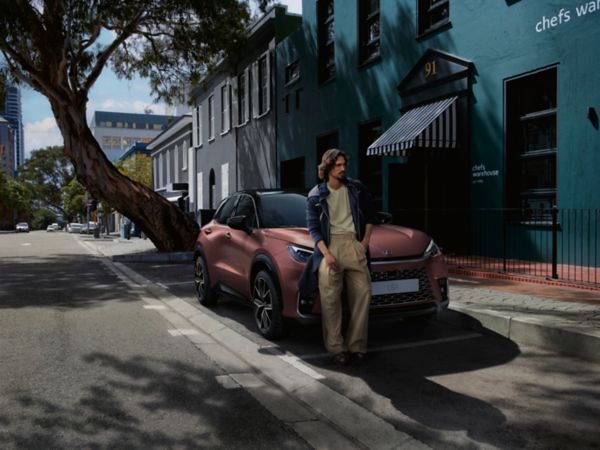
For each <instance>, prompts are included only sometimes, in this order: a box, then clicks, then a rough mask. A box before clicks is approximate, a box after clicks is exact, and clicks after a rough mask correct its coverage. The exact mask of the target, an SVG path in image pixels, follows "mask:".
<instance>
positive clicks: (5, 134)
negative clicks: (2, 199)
mask: <svg viewBox="0 0 600 450" xmlns="http://www.w3.org/2000/svg"><path fill="white" fill-rule="evenodd" d="M13 149H14V139H13V132H12V130H11V128H10V123H9V122H8V120H6V119H5V118H4V117H2V116H0V172H4V178H5V179H9V178H13V176H14V172H15V163H14V151H13Z"/></svg>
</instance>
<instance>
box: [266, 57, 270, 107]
mask: <svg viewBox="0 0 600 450" xmlns="http://www.w3.org/2000/svg"><path fill="white" fill-rule="evenodd" d="M265 57H266V58H267V64H266V66H267V85H266V86H265V89H266V90H267V102H266V103H267V104H266V105H265V113H267V112H269V111H270V110H271V54H270V52H267V54H266V55H265Z"/></svg>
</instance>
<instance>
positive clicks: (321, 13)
mask: <svg viewBox="0 0 600 450" xmlns="http://www.w3.org/2000/svg"><path fill="white" fill-rule="evenodd" d="M317 21H318V24H317V27H318V28H317V32H318V40H319V81H320V82H321V83H326V82H327V81H329V80H331V79H333V78H334V77H335V23H334V17H333V0H319V1H318V3H317Z"/></svg>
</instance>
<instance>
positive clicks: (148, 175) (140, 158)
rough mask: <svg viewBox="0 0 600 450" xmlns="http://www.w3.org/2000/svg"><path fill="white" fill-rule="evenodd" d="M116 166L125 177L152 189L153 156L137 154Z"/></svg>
mask: <svg viewBox="0 0 600 450" xmlns="http://www.w3.org/2000/svg"><path fill="white" fill-rule="evenodd" d="M115 165H116V166H117V169H119V172H121V173H122V174H123V175H125V176H127V177H129V178H131V179H132V180H133V181H137V182H138V183H142V184H143V185H144V186H148V187H149V188H152V157H151V156H149V155H142V154H136V155H133V156H131V157H129V158H127V159H126V160H124V161H118V162H117V163H116V164H115Z"/></svg>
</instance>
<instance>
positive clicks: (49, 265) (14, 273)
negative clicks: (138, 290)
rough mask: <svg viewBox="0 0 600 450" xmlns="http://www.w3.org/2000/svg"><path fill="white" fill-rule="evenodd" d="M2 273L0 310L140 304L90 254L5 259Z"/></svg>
mask: <svg viewBox="0 0 600 450" xmlns="http://www.w3.org/2000/svg"><path fill="white" fill-rule="evenodd" d="M0 273H2V287H3V289H2V290H0V309H2V308H11V309H14V308H26V307H30V306H37V307H48V308H64V309H72V308H92V307H97V306H101V304H102V303H103V302H105V301H108V300H112V301H114V300H115V299H117V297H118V299H119V301H122V302H128V301H137V298H136V297H134V296H132V295H130V294H128V292H127V291H128V287H127V285H125V284H124V283H123V282H122V281H121V280H120V279H119V278H118V277H117V276H116V275H115V274H114V273H112V272H111V271H110V270H109V269H108V268H107V267H106V266H105V265H104V264H102V263H101V262H100V259H99V258H91V257H90V256H89V255H72V254H54V255H52V256H36V257H35V258H22V257H20V258H16V257H15V258H2V260H1V261H0ZM33 287H34V288H35V289H32V288H33ZM117 292H118V295H117V294H116V293H117Z"/></svg>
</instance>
